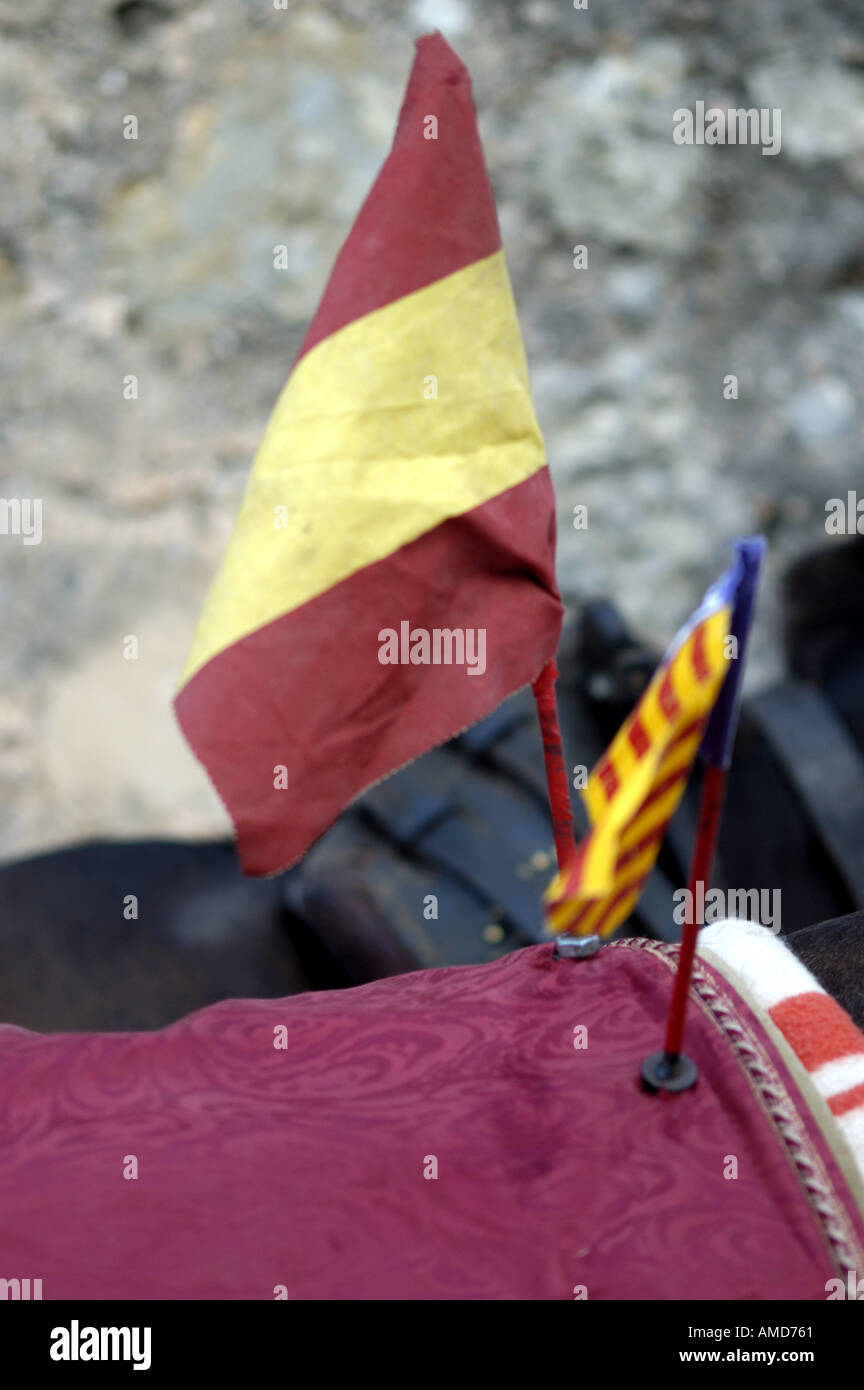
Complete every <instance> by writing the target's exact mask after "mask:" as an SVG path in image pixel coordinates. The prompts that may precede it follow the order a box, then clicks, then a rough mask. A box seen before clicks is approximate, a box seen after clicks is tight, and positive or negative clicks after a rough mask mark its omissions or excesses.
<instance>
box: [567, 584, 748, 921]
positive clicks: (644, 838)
mask: <svg viewBox="0 0 864 1390" xmlns="http://www.w3.org/2000/svg"><path fill="white" fill-rule="evenodd" d="M742 582H744V569H743V566H742V564H741V561H740V559H736V562H735V563H734V564H733V565H732V566H731V567H730V569H729V570H727V572H726V573H725V574H724V575H723V576H722V578H721V579H720V580H718V582H717V583H716V584H714V585H713V586H712V587H711V588H710V589H709V590H708V592H707V593H706V595H705V597H704V598H703V600H702V602H701V604H700V605H699V607H698V608H697V609H696V612H695V613H694V614H693V615H692V617H691V618H690V620H689V622H687V623H686V624H685V626H684V627H683V628H682V629H681V631H680V632H679V633H678V634H677V635H676V637H675V639H674V641H673V642H672V644H671V646H670V647H669V649H668V650H667V652H666V655H665V656H664V657H663V660H662V661H661V662H660V665H659V666H658V668H657V670H656V671H655V673H654V675H653V677H652V679H651V682H650V684H649V685H648V687H647V688H646V690H645V691H644V692H643V694H642V697H641V699H640V700H639V703H638V704H637V705H636V708H635V709H634V710H633V712H632V713H631V714H630V716H629V718H628V719H627V720H625V722H624V724H622V726H621V728H620V729H619V730H618V733H617V734H616V735H615V738H614V739H613V740H612V743H611V744H610V745H609V748H608V749H607V750H606V752H605V754H604V755H603V757H602V758H601V759H600V762H599V763H598V764H597V766H596V767H595V768H594V770H593V771H592V773H591V775H590V777H589V778H588V783H587V785H586V787H585V789H584V791H583V793H582V797H583V800H584V803H585V806H586V809H587V813H588V821H589V824H590V827H591V828H590V830H589V831H588V834H587V835H586V836H585V838H584V839H583V840H582V842H581V844H580V845H579V847H578V849H577V851H576V853H575V855H574V857H573V859H572V860H571V862H570V864H569V866H568V867H567V869H566V870H564V871H563V872H562V873H559V874H557V875H556V877H555V878H554V879H553V880H552V882H551V884H550V885H549V887H548V889H547V890H546V893H545V899H546V902H547V904H548V906H547V911H546V925H547V927H548V929H549V930H550V931H552V932H562V931H566V932H570V933H572V934H573V935H575V936H588V935H590V934H591V933H594V932H596V933H597V934H598V935H599V936H602V937H606V936H610V935H611V934H612V932H614V931H615V929H616V927H618V926H620V925H621V923H622V922H623V921H625V920H626V918H627V917H628V916H629V915H630V913H631V912H632V910H633V908H634V907H635V905H636V902H637V900H638V898H639V894H640V893H641V892H642V889H643V887H644V885H645V880H646V878H647V877H648V875H649V874H650V872H651V870H652V869H653V867H654V864H655V862H656V859H657V855H658V853H659V851H660V845H661V844H662V841H663V836H664V834H665V833H666V827H667V825H668V824H669V820H670V818H671V817H672V816H673V815H674V813H675V809H676V807H677V806H678V803H679V801H680V800H681V797H682V795H683V792H684V787H685V786H686V784H687V778H688V777H689V775H690V770H691V768H692V766H693V760H694V758H695V757H696V754H697V752H698V751H699V746H700V743H701V742H702V737H703V733H704V732H705V726H706V721H707V719H708V716H709V715H710V713H711V710H712V708H713V707H714V703H715V701H716V700H717V697H718V694H719V692H720V689H721V687H722V685H723V682H724V679H725V677H726V676H727V674H728V673H729V671H730V660H731V659H732V658H733V657H734V656H735V643H734V642H730V640H729V639H730V633H731V626H732V614H733V610H734V607H735V602H736V597H737V593H738V589H739V586H740V585H741V583H742Z"/></svg>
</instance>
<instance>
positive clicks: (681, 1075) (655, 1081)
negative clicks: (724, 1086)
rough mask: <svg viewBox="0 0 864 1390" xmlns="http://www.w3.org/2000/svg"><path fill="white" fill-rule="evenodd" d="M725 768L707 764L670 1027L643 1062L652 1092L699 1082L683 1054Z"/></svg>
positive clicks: (673, 988) (691, 1062)
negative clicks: (699, 904) (698, 905)
mask: <svg viewBox="0 0 864 1390" xmlns="http://www.w3.org/2000/svg"><path fill="white" fill-rule="evenodd" d="M726 775H727V770H726V768H725V767H715V766H713V765H712V764H710V763H709V764H708V765H707V766H706V768H705V780H704V782H703V784H702V796H701V799H700V802H699V822H698V825H697V829H696V840H695V842H694V845H693V857H692V859H691V861H690V878H689V882H688V885H687V888H688V900H689V903H690V907H691V910H690V911H689V912H688V913H687V914H686V916H685V919H684V930H683V931H682V933H681V951H680V954H679V956H678V969H677V971H676V973H675V983H674V985H673V987H672V1001H671V1003H670V1005H669V1014H668V1016H667V1021H666V1042H665V1045H664V1047H663V1050H662V1052H654V1053H652V1054H651V1056H650V1057H647V1058H646V1059H645V1062H644V1064H643V1066H642V1082H643V1084H644V1085H645V1086H646V1087H647V1089H648V1090H649V1091H686V1090H687V1089H688V1088H689V1087H690V1086H693V1085H695V1084H696V1081H697V1079H698V1076H699V1072H698V1069H697V1067H696V1064H695V1062H693V1061H691V1059H690V1058H689V1057H687V1056H685V1054H684V1053H683V1052H682V1051H681V1044H682V1042H683V1039H684V1023H685V1020H686V1018H687V999H688V995H689V993H690V979H691V976H692V974H693V962H694V959H695V956H696V941H697V938H698V936H699V928H700V927H701V925H702V923H701V921H700V920H699V919H700V918H701V917H702V916H703V914H704V908H703V911H700V912H697V911H696V900H697V894H698V892H699V885H700V884H701V885H702V890H703V897H702V903H703V905H704V902H705V898H704V893H705V892H707V889H708V885H709V883H710V882H711V871H712V869H713V867H714V854H715V851H716V849H717V835H718V832H719V830H720V817H721V815H722V813H723V800H724V797H725V795H726Z"/></svg>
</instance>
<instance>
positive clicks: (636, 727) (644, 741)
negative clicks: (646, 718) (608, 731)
mask: <svg viewBox="0 0 864 1390" xmlns="http://www.w3.org/2000/svg"><path fill="white" fill-rule="evenodd" d="M627 737H628V738H629V740H630V744H631V746H632V748H633V751H634V753H635V754H636V757H637V758H644V756H645V754H646V753H647V752H648V749H649V748H650V747H651V740H650V738H649V737H648V735H647V733H646V732H645V725H644V724H643V723H642V720H641V719H640V718H639V716H638V714H636V715H634V716H633V723H632V724H631V725H630V728H629V729H628V731H627Z"/></svg>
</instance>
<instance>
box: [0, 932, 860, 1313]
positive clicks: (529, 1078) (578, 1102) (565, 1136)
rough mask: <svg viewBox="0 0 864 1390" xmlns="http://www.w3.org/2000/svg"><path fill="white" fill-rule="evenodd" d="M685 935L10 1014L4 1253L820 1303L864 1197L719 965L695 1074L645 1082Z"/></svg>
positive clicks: (100, 1280)
mask: <svg viewBox="0 0 864 1390" xmlns="http://www.w3.org/2000/svg"><path fill="white" fill-rule="evenodd" d="M673 954H674V953H672V952H671V948H662V947H653V946H649V945H648V944H647V943H644V942H630V941H624V942H618V943H615V944H614V945H612V946H607V947H605V948H604V949H603V950H602V951H601V952H600V953H599V955H597V956H596V957H594V958H593V959H590V960H585V961H566V960H563V961H560V960H556V959H555V958H554V957H553V955H552V947H551V946H536V947H530V948H528V949H526V950H522V951H518V952H516V953H515V954H512V955H509V956H506V957H504V958H503V959H502V960H500V961H498V962H496V963H495V964H493V965H488V966H479V967H473V966H471V967H462V968H455V969H446V970H430V971H422V972H418V973H417V974H412V975H405V976H401V977H399V978H396V979H388V980H383V981H379V982H377V983H375V984H372V985H367V986H365V987H363V988H361V989H354V990H349V991H338V992H331V993H321V994H307V995H301V996H298V997H295V998H289V999H282V1000H275V1001H274V1000H237V1001H232V1002H229V1003H224V1004H218V1005H216V1006H214V1007H212V1008H209V1009H205V1010H203V1011H202V1012H200V1013H197V1014H193V1015H192V1016H190V1017H189V1018H186V1019H184V1020H182V1021H181V1022H179V1023H176V1024H174V1025H173V1026H172V1027H170V1028H167V1029H165V1030H164V1031H162V1032H158V1033H151V1034H146V1033H142V1034H96V1035H92V1034H90V1035H87V1034H82V1035H70V1034H66V1035H53V1036H41V1035H37V1034H34V1033H30V1032H27V1031H25V1030H23V1029H19V1028H14V1027H11V1026H8V1025H5V1026H3V1027H0V1102H2V1104H0V1115H2V1130H0V1250H2V1258H3V1269H2V1271H0V1272H2V1274H3V1276H4V1277H6V1278H15V1277H17V1278H31V1279H32V1278H41V1279H42V1281H43V1297H44V1298H46V1299H57V1298H83V1299H97V1298H108V1299H111V1298H113V1299H126V1298H145V1299H186V1298H189V1299H193V1298H203V1299H273V1298H274V1297H276V1296H278V1291H279V1287H280V1286H284V1287H285V1289H287V1294H288V1297H290V1298H334V1299H350V1298H359V1299H369V1298H388V1299H414V1298H433V1299H447V1298H449V1299H474V1298H483V1299H490V1298H504V1299H572V1298H573V1297H574V1289H578V1288H579V1287H581V1286H584V1287H585V1288H586V1290H587V1296H588V1297H589V1299H606V1298H620V1299H629V1298H651V1299H728V1298H743V1299H772V1298H785V1299H824V1298H825V1296H826V1295H825V1284H826V1281H827V1280H828V1279H830V1278H834V1277H837V1276H838V1274H840V1277H845V1275H843V1274H841V1273H840V1267H841V1266H842V1264H843V1262H844V1259H846V1258H849V1257H850V1255H851V1257H852V1258H859V1256H860V1250H861V1245H862V1242H864V1228H862V1222H861V1216H860V1213H858V1212H857V1211H855V1209H854V1208H853V1204H852V1200H851V1198H850V1196H849V1193H848V1190H847V1188H846V1186H845V1184H844V1181H843V1179H842V1177H841V1175H840V1173H839V1170H838V1168H837V1166H836V1164H835V1162H834V1159H833V1157H832V1156H831V1153H830V1151H829V1149H828V1148H827V1146H826V1144H825V1142H824V1140H823V1139H822V1137H821V1135H820V1133H819V1132H818V1130H817V1128H816V1126H815V1125H814V1124H813V1122H812V1121H811V1120H810V1119H809V1118H808V1117H807V1116H806V1115H804V1116H802V1117H801V1118H800V1120H797V1119H794V1107H795V1106H796V1105H798V1106H799V1107H800V1104H801V1098H800V1096H799V1095H798V1092H797V1090H796V1088H795V1086H794V1083H793V1082H792V1080H791V1078H790V1075H789V1073H788V1072H787V1071H786V1069H785V1067H784V1065H783V1063H782V1061H781V1060H780V1058H779V1057H778V1055H777V1053H776V1052H775V1050H774V1048H773V1046H772V1044H771V1043H770V1042H769V1041H768V1039H767V1037H766V1035H765V1034H764V1032H763V1031H762V1029H761V1027H760V1026H759V1025H758V1023H756V1022H755V1020H754V1019H753V1016H752V1015H751V1014H750V1013H749V1011H748V1010H747V1009H746V1007H745V1006H744V1005H743V1004H741V1002H740V1001H738V1000H737V997H736V996H734V994H733V992H732V991H731V990H730V988H729V986H728V985H727V984H726V983H725V982H724V981H723V980H722V979H721V978H720V977H719V976H717V975H715V974H714V973H713V972H711V971H710V969H709V968H708V967H707V966H704V965H702V966H700V967H697V972H696V976H695V977H694V978H695V979H696V982H697V985H696V987H697V989H698V988H700V985H699V981H701V982H702V984H701V988H702V991H703V995H704V994H705V993H706V992H707V994H708V995H711V994H712V992H713V994H714V995H716V997H717V998H718V999H719V1000H720V1001H721V1003H720V1004H718V1005H717V1007H716V1008H715V1007H714V1005H712V1004H711V1002H710V999H708V1001H707V1002H706V998H705V997H702V998H701V1001H700V1002H696V1001H695V1000H694V1002H693V1004H692V1005H691V1010H690V1014H691V1017H690V1025H689V1027H688V1035H687V1039H686V1050H687V1052H688V1053H689V1054H690V1055H691V1056H692V1057H693V1058H694V1060H695V1061H696V1062H697V1064H698V1066H699V1067H700V1073H701V1074H700V1080H699V1083H698V1085H697V1087H696V1088H695V1089H694V1090H693V1091H690V1092H687V1093H686V1094H682V1095H678V1096H668V1095H664V1096H649V1095H646V1094H644V1093H643V1092H642V1091H641V1090H640V1089H639V1086H638V1084H637V1075H638V1072H639V1069H640V1066H641V1063H642V1060H643V1058H644V1057H645V1056H646V1055H647V1054H648V1053H649V1052H652V1051H654V1050H656V1048H657V1047H658V1046H659V1044H660V1040H661V1038H662V1031H663V1021H664V1017H665V1013H666V1008H667V1004H668V1000H669V991H670V983H671V974H670V970H669V961H670V960H671V959H672V955H673ZM721 1005H722V1007H721ZM730 1008H731V1010H732V1013H731V1017H732V1024H729V1025H728V1026H727V1024H724V1022H723V1010H724V1009H725V1011H726V1014H727V1015H729V1011H730ZM283 1026H284V1029H285V1038H286V1040H287V1048H286V1049H280V1048H276V1047H274V1040H276V1041H278V1040H279V1039H278V1036H277V1034H276V1032H275V1030H278V1029H280V1028H281V1027H283ZM580 1028H584V1029H586V1030H587V1035H585V1037H586V1040H587V1046H586V1047H584V1048H581V1047H574V1041H575V1042H579V1041H581V1040H582V1037H583V1035H582V1034H580V1033H579V1032H576V1031H574V1030H577V1029H580ZM730 1029H731V1031H729V1030H730ZM736 1030H737V1031H736ZM742 1036H743V1037H745V1039H746V1038H747V1037H749V1038H750V1039H751V1043H752V1040H753V1039H755V1043H756V1054H755V1055H756V1056H757V1060H758V1059H759V1058H761V1060H758V1065H757V1064H756V1063H753V1064H752V1066H751V1064H750V1063H748V1066H747V1070H745V1068H744V1065H743V1063H742V1060H741V1057H742V1056H746V1054H747V1049H746V1048H744V1052H743V1053H742V1052H741V1047H742V1046H743V1045H742V1044H741V1037H742ZM748 1045H749V1044H748ZM751 1052H752V1046H751ZM751 1073H752V1074H751ZM757 1073H758V1075H757ZM759 1075H763V1076H764V1077H765V1078H767V1080H766V1081H765V1084H766V1085H768V1086H769V1087H771V1086H773V1087H774V1093H775V1097H778V1096H779V1099H775V1101H769V1100H766V1094H767V1092H766V1093H763V1089H762V1088H763V1082H762V1081H761V1080H759ZM754 1077H755V1079H754ZM778 1087H779V1090H778ZM784 1096H785V1097H786V1100H785V1102H784V1100H783V1097H784ZM784 1103H787V1104H790V1105H791V1106H792V1110H793V1125H792V1128H793V1130H794V1129H795V1128H796V1126H797V1132H798V1138H797V1139H796V1140H795V1144H796V1145H797V1157H796V1153H794V1152H792V1151H791V1149H790V1143H791V1140H789V1139H784V1138H783V1136H782V1134H781V1132H780V1128H782V1126H780V1127H778V1121H777V1119H776V1118H772V1113H771V1110H772V1106H773V1107H774V1109H776V1108H777V1107H778V1106H780V1107H781V1109H782V1105H783V1104H784ZM778 1113H779V1112H778ZM786 1128H787V1129H788V1120H787V1123H786ZM793 1148H794V1145H793ZM133 1157H134V1158H135V1159H136V1160H137V1165H138V1176H137V1178H136V1179H130V1178H124V1176H123V1173H124V1166H125V1167H126V1169H127V1171H131V1167H132V1162H131V1160H132V1158H133ZM730 1157H734V1158H735V1159H736V1160H737V1169H738V1177H737V1178H736V1179H730V1178H728V1177H724V1169H725V1170H726V1171H727V1172H728V1171H729V1169H730V1162H729V1160H730ZM433 1158H434V1159H435V1161H436V1162H437V1177H436V1178H426V1177H424V1168H425V1170H426V1171H427V1172H431V1171H432V1170H433V1164H432V1159H433ZM799 1160H800V1161H799ZM814 1163H815V1165H816V1171H817V1173H821V1175H822V1176H821V1178H820V1179H819V1182H820V1183H821V1188H820V1193H819V1200H818V1202H816V1200H815V1198H814V1195H813V1193H812V1192H811V1193H810V1194H809V1195H808V1190H807V1181H806V1180H805V1175H806V1171H807V1164H809V1165H810V1171H811V1172H812V1170H813V1165H814ZM820 1203H821V1205H822V1206H823V1207H825V1206H826V1203H827V1209H828V1210H829V1211H831V1212H834V1215H833V1216H832V1217H831V1220H833V1221H834V1228H835V1235H834V1236H833V1237H831V1238H829V1236H828V1235H827V1234H826V1221H827V1220H828V1218H827V1217H825V1216H824V1215H823V1216H820V1215H819V1213H818V1211H817V1210H816V1207H817V1205H819V1204H820ZM835 1208H836V1211H835ZM837 1213H839V1215H837ZM838 1222H839V1226H838V1224H837V1223H838ZM838 1229H839V1230H840V1232H841V1235H842V1233H843V1232H845V1235H844V1236H843V1239H844V1240H845V1241H846V1246H845V1253H844V1249H843V1248H841V1246H842V1243H843V1241H842V1240H841V1241H840V1245H838V1237H837V1234H836V1232H837V1230H838ZM832 1240H833V1242H834V1243H833V1245H832ZM858 1267H859V1268H864V1262H862V1264H861V1265H859V1266H858Z"/></svg>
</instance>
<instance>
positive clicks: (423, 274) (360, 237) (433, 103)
mask: <svg viewBox="0 0 864 1390" xmlns="http://www.w3.org/2000/svg"><path fill="white" fill-rule="evenodd" d="M430 111H431V112H435V113H436V114H437V117H438V127H437V138H436V139H435V140H428V139H426V138H425V134H426V127H425V121H426V119H427V115H428V113H429V112H430ZM500 249H501V233H500V231H499V229H498V216H497V213H496V211H495V202H494V199H493V197H492V190H491V188H490V186H489V176H488V174H487V172H486V162H485V160H484V158H483V149H482V146H481V144H480V136H479V134H478V132H477V120H476V116H475V114H474V102H473V98H472V96H471V78H470V76H469V73H468V69H467V68H466V67H465V66H464V64H463V63H462V62H461V61H460V59H459V58H458V57H457V56H456V54H455V53H454V52H453V49H452V48H451V47H450V45H449V44H448V43H447V41H446V39H444V38H443V37H442V35H441V34H439V33H434V34H426V35H425V36H424V37H423V38H421V39H418V40H417V53H416V57H415V59H414V66H413V67H412V69H411V76H410V77H409V79H408V86H407V88H406V91H405V99H404V101H403V103H402V110H401V111H400V113H399V121H398V124H397V127H396V134H395V136H394V138H393V146H392V149H391V150H390V153H389V155H388V156H387V159H386V161H385V163H384V166H383V168H382V169H381V172H380V174H379V175H378V178H377V179H376V180H375V183H374V184H373V186H372V189H371V191H370V193H369V195H368V197H367V199H366V201H365V203H364V204H363V206H362V208H361V209H360V212H359V213H358V215H357V220H356V221H355V223H354V225H353V227H352V228H351V231H350V233H349V235H348V238H347V240H346V241H345V244H344V245H343V247H342V250H341V251H340V252H339V255H338V257H337V259H336V263H335V265H334V266H333V270H332V272H331V275H330V279H329V281H328V283H327V288H326V290H325V291H324V295H323V297H322V299H321V302H320V304H319V306H318V309H317V312H316V314H315V317H314V319H313V320H312V322H311V324H310V325H309V330H308V332H307V334H306V337H305V338H304V339H303V344H302V346H301V348H300V351H299V353H298V355H297V361H299V360H300V358H301V357H302V356H303V354H304V353H306V352H308V351H309V349H310V348H312V347H314V346H315V344H316V343H320V342H321V341H322V339H323V338H327V337H329V335H330V334H331V333H335V332H336V331H337V329H339V328H344V327H345V326H346V324H349V323H353V322H354V320H355V319H359V318H362V317H363V315H364V314H370V313H372V311H373V310H375V309H382V308H383V307H384V305H385V304H392V303H393V301H394V300H396V299H402V298H403V297H404V296H405V295H406V294H413V293H414V291H415V290H420V289H423V288H425V286H427V285H431V284H433V283H434V282H435V281H436V280H442V279H443V278H444V276H445V275H452V274H453V273H454V272H455V271H457V270H463V269H464V268H465V266H469V265H473V263H474V262H475V261H479V260H482V259H483V258H484V257H486V256H491V255H493V254H494V253H495V252H496V251H499V250H500Z"/></svg>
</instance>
